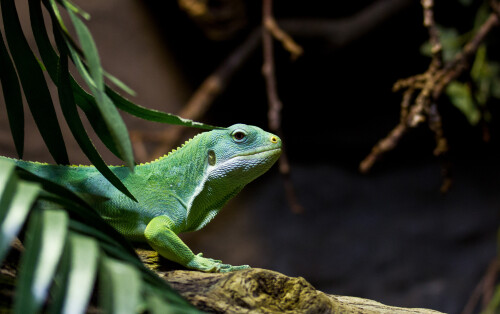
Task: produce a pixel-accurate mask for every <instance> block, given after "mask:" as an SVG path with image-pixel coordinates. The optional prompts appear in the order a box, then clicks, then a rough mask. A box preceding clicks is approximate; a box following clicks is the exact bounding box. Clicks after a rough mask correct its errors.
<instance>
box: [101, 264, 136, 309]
mask: <svg viewBox="0 0 500 314" xmlns="http://www.w3.org/2000/svg"><path fill="white" fill-rule="evenodd" d="M101 264H102V266H101V270H100V272H99V287H100V298H99V304H100V305H101V307H102V308H103V310H104V312H105V313H123V314H126V313H130V314H133V313H136V310H137V308H138V306H139V303H140V302H141V277H140V275H139V273H138V271H137V270H136V269H135V268H134V267H132V266H131V265H129V264H126V263H123V262H120V261H118V260H115V259H112V258H109V257H105V256H104V257H103V258H102V259H101Z"/></svg>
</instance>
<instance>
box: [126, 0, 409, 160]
mask: <svg viewBox="0 0 500 314" xmlns="http://www.w3.org/2000/svg"><path fill="white" fill-rule="evenodd" d="M414 1H415V0H378V1H376V2H374V3H373V4H371V5H369V6H367V7H366V8H364V9H363V10H361V11H360V12H358V13H356V14H354V15H353V16H351V17H348V18H343V19H335V20H332V19H328V20H326V19H325V20H321V19H319V20H318V19H314V20H313V19H293V20H290V19H286V20H279V21H278V23H276V22H275V24H276V27H274V26H273V25H272V23H269V22H268V24H271V25H268V26H266V28H268V29H269V28H270V30H271V31H272V32H273V36H274V37H275V38H276V39H278V40H279V39H280V38H282V42H283V41H284V42H285V49H287V50H288V51H292V56H293V55H294V54H293V51H295V55H297V52H298V51H300V49H302V48H300V46H297V47H298V48H294V41H293V40H292V39H291V37H290V36H289V35H287V34H286V33H284V31H283V30H282V29H284V30H285V31H286V32H288V33H290V34H293V35H294V36H307V37H322V38H324V39H325V40H327V41H329V42H331V43H333V44H335V45H336V46H342V45H345V44H347V43H349V42H351V41H353V40H355V39H357V38H359V37H360V36H362V35H364V34H366V33H367V32H369V31H371V30H373V28H374V27H376V26H377V25H380V24H382V22H383V21H384V20H386V19H387V18H389V17H390V16H392V15H395V14H396V13H398V12H399V11H401V10H402V9H404V8H406V7H408V6H409V4H411V3H413V2H414ZM271 17H272V16H271ZM268 21H269V20H268ZM272 21H275V20H274V18H273V19H272ZM277 24H279V25H281V28H279V27H278V25H277ZM273 30H274V31H273ZM261 35H262V30H261V27H258V28H257V29H255V30H254V31H253V32H252V33H251V34H250V35H249V36H248V38H247V39H246V40H245V41H244V42H243V43H242V44H241V45H240V46H239V47H238V48H236V50H235V51H234V52H232V53H231V54H230V56H229V57H228V58H227V59H226V60H225V61H224V62H223V63H222V64H221V65H220V66H219V67H218V68H217V69H216V70H215V71H214V72H213V73H212V74H211V75H210V76H209V77H207V78H206V79H205V81H204V82H203V83H202V84H201V85H200V87H199V88H198V89H197V90H196V91H195V93H194V94H193V96H192V97H191V99H190V100H189V101H188V103H187V104H186V107H185V109H184V110H182V111H181V112H180V113H178V115H179V116H181V117H184V118H188V119H193V120H198V119H199V118H200V117H201V116H202V114H203V113H204V112H206V110H208V108H209V107H210V105H211V104H212V102H213V101H214V100H215V98H216V97H217V96H218V95H220V94H221V93H222V92H224V90H225V89H226V87H227V85H228V83H229V80H230V79H231V77H232V76H233V75H234V73H235V72H236V71H237V70H238V69H239V68H240V67H241V66H242V64H243V63H244V62H246V60H247V59H248V57H249V56H250V55H251V54H252V53H253V52H254V51H255V49H256V48H257V46H258V45H259V43H260V39H261V38H260V37H261ZM287 47H292V48H287ZM184 131H185V128H182V127H178V126H169V127H167V128H165V130H162V131H160V132H158V131H157V132H150V131H148V132H143V131H140V130H134V131H132V132H131V133H134V134H136V135H137V136H136V138H137V139H138V140H143V141H146V142H153V143H158V144H156V147H155V148H154V149H153V153H152V154H150V155H149V156H147V157H141V158H144V160H141V159H139V158H138V160H139V161H147V160H151V159H155V158H157V157H159V156H161V155H163V154H165V153H167V152H168V151H170V150H171V149H172V148H173V147H174V145H175V144H176V143H177V142H178V141H179V138H180V137H181V136H182V134H183V132H184ZM134 143H135V146H134V147H135V148H136V149H137V150H143V148H144V145H143V143H139V142H137V141H136V142H134ZM141 145H142V147H139V146H141ZM136 146H137V147H136ZM143 155H144V154H143Z"/></svg>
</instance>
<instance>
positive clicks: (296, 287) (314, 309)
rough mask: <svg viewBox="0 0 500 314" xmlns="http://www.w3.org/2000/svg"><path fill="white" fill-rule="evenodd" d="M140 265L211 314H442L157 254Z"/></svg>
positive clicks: (263, 273)
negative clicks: (188, 264)
mask: <svg viewBox="0 0 500 314" xmlns="http://www.w3.org/2000/svg"><path fill="white" fill-rule="evenodd" d="M138 253H139V256H140V257H141V259H142V260H143V262H144V263H145V264H146V265H147V266H148V267H150V268H151V269H153V270H154V271H155V272H156V273H158V275H159V276H161V277H162V278H164V279H165V280H166V281H168V282H169V283H170V285H171V286H172V287H173V288H174V289H175V290H177V291H179V293H180V294H181V295H182V296H183V297H184V298H186V299H187V300H188V301H189V302H191V304H193V305H194V306H196V307H197V308H198V309H200V310H202V311H204V312H209V313H353V314H354V313H357V314H375V313H396V314H398V313H401V314H403V313H404V314H409V313H412V314H413V313H415V314H417V313H421V314H423V313H427V314H431V313H433V314H436V313H440V312H437V311H434V310H429V309H416V308H401V307H394V306H388V305H384V304H382V303H379V302H376V301H372V300H368V299H362V298H357V297H349V296H339V295H331V294H326V293H323V292H321V291H318V290H316V289H315V288H314V287H313V286H312V285H311V284H310V283H309V282H307V281H306V280H305V279H304V278H302V277H288V276H286V275H283V274H281V273H278V272H275V271H271V270H266V269H260V268H250V269H246V270H241V271H235V272H229V273H203V272H199V271H191V270H168V268H169V265H170V267H171V265H172V264H169V263H165V262H164V261H165V260H163V259H160V258H158V256H157V254H156V252H154V251H149V250H138Z"/></svg>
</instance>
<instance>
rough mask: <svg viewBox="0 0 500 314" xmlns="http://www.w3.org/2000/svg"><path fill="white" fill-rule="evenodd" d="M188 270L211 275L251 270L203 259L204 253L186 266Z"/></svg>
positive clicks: (246, 266)
mask: <svg viewBox="0 0 500 314" xmlns="http://www.w3.org/2000/svg"><path fill="white" fill-rule="evenodd" d="M186 266H187V267H188V268H191V269H197V270H201V271H204V272H211V273H226V272H230V271H235V270H241V269H246V268H250V266H248V265H241V266H231V265H230V264H223V263H222V261H221V260H215V259H212V258H206V257H203V254H202V253H199V254H197V255H195V256H194V258H193V259H192V260H191V261H190V262H189V263H188V264H187V265H186Z"/></svg>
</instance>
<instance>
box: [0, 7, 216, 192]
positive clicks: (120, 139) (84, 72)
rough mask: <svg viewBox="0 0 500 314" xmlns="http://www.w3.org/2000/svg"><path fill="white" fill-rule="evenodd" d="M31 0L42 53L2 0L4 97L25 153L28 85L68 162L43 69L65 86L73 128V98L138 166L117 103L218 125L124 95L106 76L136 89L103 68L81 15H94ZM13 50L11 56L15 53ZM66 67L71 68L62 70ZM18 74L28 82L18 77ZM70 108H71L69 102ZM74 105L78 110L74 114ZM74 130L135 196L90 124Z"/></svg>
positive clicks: (41, 124)
mask: <svg viewBox="0 0 500 314" xmlns="http://www.w3.org/2000/svg"><path fill="white" fill-rule="evenodd" d="M28 3H29V11H30V12H29V13H30V22H31V30H32V32H33V35H34V38H35V42H36V45H37V48H38V51H39V55H40V59H38V58H37V57H36V55H35V54H34V53H33V52H32V51H31V49H30V47H29V45H28V43H27V40H26V38H25V36H24V34H23V31H22V29H21V26H20V25H21V24H20V21H19V17H18V14H17V10H16V6H15V1H14V0H1V1H0V5H1V6H0V8H1V11H2V17H3V23H4V28H5V37H6V40H7V44H8V48H7V45H6V44H5V42H4V40H3V37H1V36H0V58H1V61H0V65H1V66H2V71H1V74H0V81H1V84H2V87H3V90H4V91H7V92H4V99H5V102H6V105H7V106H6V107H7V113H8V116H9V124H10V126H11V130H12V135H13V138H14V143H15V145H16V150H17V152H18V155H19V157H22V152H23V142H24V133H23V132H24V118H23V111H22V97H21V88H20V85H21V86H22V90H23V91H24V95H25V98H26V100H27V103H28V107H29V108H30V111H31V112H32V114H33V117H34V120H35V122H36V125H37V127H38V129H39V131H40V134H41V135H42V138H43V140H44V142H45V144H46V146H47V148H48V150H49V152H50V154H51V155H52V157H53V158H54V160H55V161H56V162H57V163H59V164H68V163H69V160H68V156H67V153H66V147H65V145H64V141H63V138H62V134H61V130H60V127H59V121H58V120H57V117H56V114H55V109H54V104H53V101H52V99H51V96H50V93H49V91H48V82H46V81H45V77H44V76H43V71H44V70H46V71H47V73H48V74H49V76H50V78H51V80H52V83H53V84H55V85H56V86H57V87H58V95H59V102H60V105H61V108H62V110H63V112H66V114H65V115H64V117H65V119H66V122H68V125H70V128H71V126H72V125H73V123H75V124H77V125H79V124H81V123H80V121H79V120H80V117H79V116H78V113H77V112H75V111H74V110H73V105H72V103H74V104H76V105H77V106H78V107H80V108H81V109H82V111H83V112H84V113H85V115H86V116H87V118H88V120H89V121H90V124H91V126H92V128H93V129H94V131H95V133H96V134H97V136H98V137H99V139H100V140H101V141H102V142H103V143H104V144H105V145H106V147H107V148H108V149H109V150H110V151H111V152H113V153H114V154H115V155H116V156H117V157H119V158H120V159H122V160H123V161H124V162H125V164H126V165H127V166H129V167H130V168H131V169H133V166H134V156H133V152H132V145H131V142H130V138H129V135H128V131H127V128H126V126H125V124H124V122H123V119H122V118H121V116H120V114H119V112H118V109H119V110H122V111H124V112H127V113H129V114H131V115H134V116H136V117H139V118H142V119H145V120H149V121H155V122H160V123H168V124H176V125H183V126H190V127H197V128H202V129H213V128H215V127H214V126H210V125H206V124H202V123H199V122H194V121H191V120H187V119H183V118H181V117H178V116H176V115H172V114H169V113H165V112H161V111H158V110H152V109H147V108H145V107H142V106H139V105H137V104H134V103H132V102H131V101H129V100H127V99H126V98H124V97H123V96H121V95H120V94H119V93H118V92H116V91H114V90H113V89H112V88H110V87H109V86H108V85H107V84H106V82H105V78H107V79H108V80H109V81H111V82H112V83H113V84H114V85H116V86H118V87H120V88H122V89H123V90H124V91H125V92H132V90H131V89H130V88H128V87H127V86H126V85H125V84H123V83H122V82H120V81H119V80H118V79H117V78H115V77H113V76H112V75H110V74H108V73H106V72H105V71H104V70H103V68H102V66H101V63H100V59H99V54H98V51H97V48H96V45H95V42H94V40H93V38H92V35H91V33H90V31H89V30H88V28H87V26H86V25H85V24H84V22H83V21H82V19H81V18H82V17H83V18H86V17H87V14H86V13H84V12H83V11H81V10H80V9H79V8H77V7H76V6H75V5H73V4H71V3H70V2H69V1H67V0H60V1H58V2H56V0H42V1H29V2H28ZM42 4H43V5H44V7H45V9H46V10H47V12H48V13H49V16H50V19H51V22H52V32H53V35H54V38H55V40H56V45H57V50H58V51H59V54H58V53H57V52H56V50H55V49H54V47H53V45H52V43H51V42H50V40H49V36H48V33H47V30H46V27H45V21H44V16H43V12H42V10H43V8H42ZM60 8H61V9H62V10H60ZM63 12H67V14H68V15H69V18H70V21H71V24H72V27H73V28H74V29H75V31H76V34H77V42H75V40H73V39H72V38H71V37H70V35H69V33H68V29H67V27H66V25H65V24H64V21H63V19H62V14H63ZM9 52H10V56H12V60H11V58H10V57H9ZM66 55H67V56H69V57H70V59H71V61H72V62H73V63H74V64H75V66H76V68H77V70H78V74H79V75H80V76H81V77H82V78H83V81H84V82H85V84H86V88H87V89H88V90H89V91H90V93H89V92H87V91H86V90H85V89H84V88H83V87H82V86H80V85H79V84H78V83H77V82H76V80H75V79H74V78H73V76H72V74H71V73H69V71H68V70H67V68H64V69H61V67H60V58H61V57H64V58H66ZM63 62H66V61H63ZM61 70H62V71H63V72H64V73H61ZM19 81H20V82H21V84H19ZM68 107H71V108H70V109H68ZM69 111H71V112H72V114H68V113H69ZM71 130H72V134H73V136H74V137H75V138H76V139H77V142H78V144H79V145H80V147H81V149H82V151H83V153H84V154H85V155H86V156H87V157H88V158H89V160H90V161H91V162H92V163H93V164H94V165H96V167H98V170H99V171H101V173H102V174H103V175H104V176H105V177H106V178H107V179H108V180H109V181H110V182H111V183H112V184H113V185H114V186H115V187H116V188H118V189H119V190H120V191H122V192H123V193H124V194H126V195H128V196H129V197H131V198H132V199H134V197H133V196H132V195H131V194H130V192H129V191H128V190H127V189H126V187H125V186H124V185H123V184H121V182H120V181H119V180H118V178H117V177H116V176H115V175H114V174H113V173H112V172H111V171H108V170H105V168H106V167H105V163H104V161H103V160H102V158H101V157H100V155H99V154H98V153H97V151H96V150H95V148H94V147H93V144H92V143H91V141H90V138H89V136H88V134H87V132H86V130H85V129H84V128H83V127H77V128H71ZM89 143H90V144H89Z"/></svg>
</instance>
